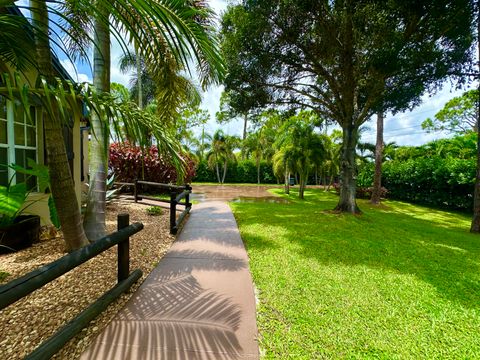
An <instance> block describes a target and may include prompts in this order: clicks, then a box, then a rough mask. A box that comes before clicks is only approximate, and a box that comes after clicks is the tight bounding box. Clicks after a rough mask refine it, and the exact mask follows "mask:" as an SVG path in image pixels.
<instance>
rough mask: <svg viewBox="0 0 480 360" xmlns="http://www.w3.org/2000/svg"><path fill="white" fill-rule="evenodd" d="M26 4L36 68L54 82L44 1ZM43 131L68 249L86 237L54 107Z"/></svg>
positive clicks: (49, 168)
mask: <svg viewBox="0 0 480 360" xmlns="http://www.w3.org/2000/svg"><path fill="white" fill-rule="evenodd" d="M30 7H31V11H32V20H33V24H34V29H35V30H34V35H35V47H36V52H37V64H38V70H39V72H40V74H41V75H43V76H45V78H46V79H47V81H48V83H49V84H51V85H52V84H55V71H54V69H53V61H52V53H51V47H50V39H49V37H48V36H46V35H45V34H48V32H49V28H48V19H49V16H48V10H47V5H46V2H45V1H41V0H30ZM44 132H45V147H46V150H47V151H46V152H47V164H48V170H49V172H50V181H51V190H52V196H53V199H54V202H55V206H56V207H57V209H58V216H59V219H60V223H61V224H62V231H63V236H64V239H65V243H66V245H67V251H72V250H75V249H77V248H80V247H82V246H85V245H87V244H88V240H87V237H86V236H85V233H84V231H83V228H82V218H81V215H80V210H79V206H78V202H77V197H76V194H75V188H74V184H73V179H72V175H71V174H70V167H69V166H68V159H67V152H66V149H65V142H64V141H63V133H62V124H61V122H60V121H59V116H58V109H54V111H53V114H50V113H47V114H46V115H45V117H44Z"/></svg>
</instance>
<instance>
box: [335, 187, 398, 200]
mask: <svg viewBox="0 0 480 360" xmlns="http://www.w3.org/2000/svg"><path fill="white" fill-rule="evenodd" d="M333 187H334V189H335V191H336V192H337V194H340V184H338V183H335V184H333ZM372 192H373V186H357V189H356V197H357V198H358V199H371V198H372ZM387 193H388V190H387V189H386V188H384V187H383V186H382V187H381V188H380V197H382V198H386V197H387Z"/></svg>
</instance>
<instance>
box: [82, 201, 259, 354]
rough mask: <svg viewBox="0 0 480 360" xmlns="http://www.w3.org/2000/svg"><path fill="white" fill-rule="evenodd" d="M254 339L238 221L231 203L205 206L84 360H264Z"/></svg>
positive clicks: (194, 214)
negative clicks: (260, 356)
mask: <svg viewBox="0 0 480 360" xmlns="http://www.w3.org/2000/svg"><path fill="white" fill-rule="evenodd" d="M256 337H257V327H256V322H255V297H254V292H253V286H252V279H251V276H250V271H249V266H248V256H247V253H246V251H245V248H244V246H243V242H242V239H241V238H240V234H239V231H238V227H237V224H236V221H235V218H234V217H233V214H232V211H231V210H230V208H229V206H228V204H226V203H225V202H221V201H206V202H202V203H200V204H198V205H194V207H193V209H192V212H191V215H190V218H189V219H188V221H187V223H186V224H185V226H184V228H183V230H182V232H181V234H180V235H179V236H178V238H177V240H176V242H175V243H174V245H173V246H172V247H171V249H170V250H169V251H168V252H167V254H166V255H165V257H164V258H163V259H162V260H161V261H160V263H159V265H158V266H157V267H156V268H155V269H154V270H153V271H152V272H151V273H150V275H149V276H148V277H147V279H146V280H145V282H144V283H143V284H142V285H141V286H140V288H139V289H138V291H137V292H136V293H135V294H134V295H133V296H132V298H131V299H130V300H129V301H128V303H127V304H126V306H125V308H124V309H123V310H121V311H120V312H119V313H118V314H117V316H116V317H115V318H114V319H113V321H112V322H111V323H110V324H109V325H108V326H107V327H106V328H105V330H104V331H103V332H102V333H100V335H99V336H98V337H97V338H96V339H95V340H94V342H93V343H92V345H91V346H90V347H89V348H88V349H87V351H86V352H85V353H84V354H83V355H82V357H81V359H83V360H85V359H96V360H97V359H108V360H111V359H135V360H137V359H152V360H153V359H188V360H190V359H191V360H195V359H212V360H213V359H258V358H259V352H258V344H257V341H256Z"/></svg>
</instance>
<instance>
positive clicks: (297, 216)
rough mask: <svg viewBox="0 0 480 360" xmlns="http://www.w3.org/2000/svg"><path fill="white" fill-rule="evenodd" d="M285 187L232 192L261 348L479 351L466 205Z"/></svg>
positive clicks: (394, 353) (478, 265) (476, 264)
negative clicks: (268, 194)
mask: <svg viewBox="0 0 480 360" xmlns="http://www.w3.org/2000/svg"><path fill="white" fill-rule="evenodd" d="M271 191H272V192H273V193H275V194H279V195H281V193H282V190H281V189H275V190H271ZM281 196H286V195H281ZM289 198H290V199H291V200H292V202H291V203H290V204H273V203H231V207H232V209H233V211H234V213H235V217H236V219H237V222H238V224H239V227H240V231H241V235H242V238H243V239H244V241H245V244H246V247H247V250H248V253H249V256H250V267H251V271H252V275H253V278H254V282H255V284H256V286H257V288H258V289H259V298H260V304H259V309H258V311H259V314H258V326H259V330H260V334H261V338H260V346H261V348H262V349H263V350H264V351H265V352H266V358H295V359H316V358H375V359H378V358H380V359H418V358H438V359H446V358H452V359H460V358H461V359H467V358H468V359H472V358H480V236H477V235H472V234H470V233H469V232H468V229H469V225H470V219H469V218H468V217H466V216H464V215H460V214H453V213H449V212H443V211H439V210H432V209H429V208H424V207H420V206H415V205H410V204H406V203H401V202H394V201H388V202H385V206H383V207H381V208H379V209H377V208H374V207H372V206H370V205H369V204H368V203H367V202H366V201H359V206H360V207H361V209H362V210H363V211H364V213H363V215H361V216H352V215H338V214H334V213H331V212H329V211H328V210H330V209H332V208H333V207H334V206H335V204H336V201H337V196H336V195H334V194H326V193H324V192H323V191H321V190H308V191H307V192H306V200H305V201H299V200H297V197H296V193H293V194H292V195H291V196H290V197H289Z"/></svg>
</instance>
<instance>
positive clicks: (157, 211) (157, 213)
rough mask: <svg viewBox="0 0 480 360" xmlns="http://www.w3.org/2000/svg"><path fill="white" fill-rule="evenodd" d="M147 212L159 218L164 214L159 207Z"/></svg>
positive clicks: (149, 209)
mask: <svg viewBox="0 0 480 360" xmlns="http://www.w3.org/2000/svg"><path fill="white" fill-rule="evenodd" d="M146 211H147V214H148V215H150V216H159V215H162V214H163V209H162V208H161V207H159V206H151V207H149V208H147V209H146Z"/></svg>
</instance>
